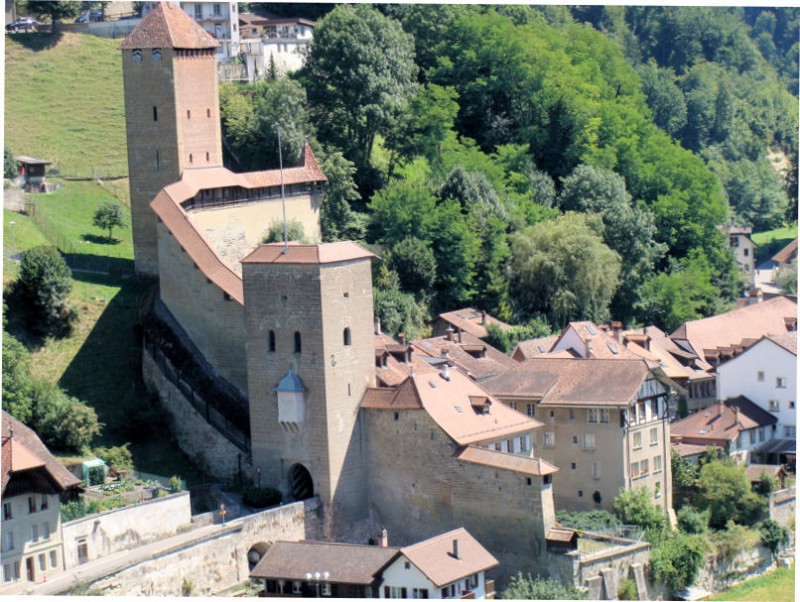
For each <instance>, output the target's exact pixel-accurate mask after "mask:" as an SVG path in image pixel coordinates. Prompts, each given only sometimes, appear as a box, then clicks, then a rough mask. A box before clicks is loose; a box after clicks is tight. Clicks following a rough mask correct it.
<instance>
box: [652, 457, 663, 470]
mask: <svg viewBox="0 0 800 602" xmlns="http://www.w3.org/2000/svg"><path fill="white" fill-rule="evenodd" d="M663 469H664V468H663V466H662V464H661V456H656V457H655V458H653V472H661V471H662V470H663Z"/></svg>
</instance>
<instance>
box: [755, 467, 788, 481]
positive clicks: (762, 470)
mask: <svg viewBox="0 0 800 602" xmlns="http://www.w3.org/2000/svg"><path fill="white" fill-rule="evenodd" d="M782 471H783V466H781V465H780V464H751V465H750V466H748V467H747V476H748V477H749V478H750V481H752V482H756V481H759V480H761V476H762V475H764V474H768V475H772V476H773V477H777V476H779V475H780V474H781V472H782Z"/></svg>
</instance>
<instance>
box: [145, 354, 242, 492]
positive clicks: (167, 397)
mask: <svg viewBox="0 0 800 602" xmlns="http://www.w3.org/2000/svg"><path fill="white" fill-rule="evenodd" d="M142 377H143V379H144V382H145V383H146V384H147V386H148V387H150V388H152V389H155V390H156V391H157V392H158V395H159V397H160V398H161V402H162V404H163V406H164V408H165V409H166V410H167V412H169V415H170V416H171V418H172V432H173V435H174V436H175V440H176V441H177V443H178V446H179V447H180V448H181V451H183V453H185V454H186V455H188V456H189V457H191V458H192V459H193V460H194V462H196V463H197V464H198V465H199V466H200V467H201V468H202V470H203V471H205V472H206V473H207V474H209V475H212V476H214V477H216V478H218V479H222V480H224V481H230V480H232V479H234V478H235V477H236V476H237V474H238V471H239V469H240V467H241V469H242V471H243V472H244V473H245V474H246V475H250V470H251V467H250V464H249V463H248V460H247V457H246V454H245V453H244V452H243V451H242V450H240V449H239V448H238V447H236V446H235V445H234V444H233V443H231V442H230V441H229V440H228V439H227V438H226V437H225V436H224V435H223V434H222V433H220V432H219V431H218V430H217V429H215V428H214V427H213V426H211V425H210V424H208V422H206V420H205V418H204V417H203V416H201V415H200V414H199V413H198V412H197V410H195V409H194V407H193V406H192V404H191V403H190V402H189V401H188V400H187V399H186V398H185V397H184V396H183V393H182V392H181V391H180V389H178V388H177V387H175V385H173V384H172V383H171V382H169V381H168V380H167V378H166V377H165V376H164V375H163V374H162V373H161V370H160V369H159V367H158V366H157V365H156V363H155V362H154V361H153V359H152V358H151V357H150V354H149V353H147V351H146V350H145V351H143V352H142Z"/></svg>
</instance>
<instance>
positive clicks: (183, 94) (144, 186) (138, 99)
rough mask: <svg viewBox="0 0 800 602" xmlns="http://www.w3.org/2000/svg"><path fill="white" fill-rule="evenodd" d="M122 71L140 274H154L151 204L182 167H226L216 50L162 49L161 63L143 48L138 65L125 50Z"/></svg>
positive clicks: (156, 264)
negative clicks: (189, 113)
mask: <svg viewBox="0 0 800 602" xmlns="http://www.w3.org/2000/svg"><path fill="white" fill-rule="evenodd" d="M178 52H179V51H178ZM122 73H123V84H124V92H125V126H126V131H127V141H128V173H129V176H130V196H131V222H132V230H133V247H134V259H135V264H136V271H137V273H140V274H149V275H156V274H157V273H158V247H157V236H156V218H155V214H154V213H153V211H152V210H151V209H150V207H149V204H150V201H152V200H153V198H154V197H155V196H156V194H157V193H158V191H159V190H161V189H162V188H164V187H165V186H166V185H167V184H171V183H172V182H175V181H177V180H178V179H179V178H180V174H181V172H182V171H183V169H185V168H187V167H203V166H210V165H222V152H221V139H220V124H219V94H218V87H217V75H216V56H215V54H214V52H213V50H212V51H211V52H207V53H205V54H200V55H197V56H194V57H191V58H189V57H186V58H184V57H177V56H176V51H175V50H174V49H172V48H162V49H161V59H160V60H155V59H154V58H153V52H152V49H149V48H144V49H142V60H141V61H140V62H134V61H133V51H132V50H123V51H122ZM187 110H191V111H192V117H191V118H187V113H186V111H187ZM154 111H155V112H154ZM195 115H196V117H195ZM208 115H210V117H208ZM206 152H208V153H209V154H208V160H206ZM190 153H191V154H192V155H193V156H192V163H191V164H189V154H190Z"/></svg>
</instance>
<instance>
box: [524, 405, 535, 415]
mask: <svg viewBox="0 0 800 602" xmlns="http://www.w3.org/2000/svg"><path fill="white" fill-rule="evenodd" d="M525 414H526V415H528V416H530V417H531V418H532V417H533V416H535V415H536V408H535V407H534V405H533V404H532V403H529V404H526V405H525Z"/></svg>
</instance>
